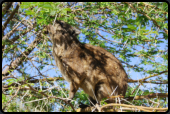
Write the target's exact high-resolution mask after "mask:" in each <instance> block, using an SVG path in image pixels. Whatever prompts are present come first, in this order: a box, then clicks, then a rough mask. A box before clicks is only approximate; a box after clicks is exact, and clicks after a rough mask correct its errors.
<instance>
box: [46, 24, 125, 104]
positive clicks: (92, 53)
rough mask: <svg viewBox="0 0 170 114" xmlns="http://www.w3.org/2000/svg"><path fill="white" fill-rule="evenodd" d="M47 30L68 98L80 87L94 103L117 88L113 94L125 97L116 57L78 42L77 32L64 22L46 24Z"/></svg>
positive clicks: (122, 73) (120, 69)
mask: <svg viewBox="0 0 170 114" xmlns="http://www.w3.org/2000/svg"><path fill="white" fill-rule="evenodd" d="M47 30H48V32H49V34H50V38H51V40H52V43H53V56H54V59H55V62H56V65H57V67H58V68H59V70H60V71H61V73H62V76H63V77H64V79H65V80H66V81H68V82H69V83H70V92H69V98H70V99H72V98H73V97H74V95H75V93H76V91H77V90H78V88H79V87H80V88H82V89H83V90H84V92H85V93H87V94H88V95H89V96H90V99H91V100H92V101H93V103H96V102H95V101H96V98H97V100H98V101H101V99H102V98H106V97H109V96H110V95H111V93H112V92H113V91H114V89H115V88H116V87H117V89H116V90H115V92H114V94H113V95H120V94H122V95H125V93H126V90H127V74H126V72H125V70H124V68H123V66H122V64H121V63H120V61H119V60H118V59H117V58H116V57H115V56H113V55H112V54H111V53H109V52H108V51H106V50H105V49H103V48H101V47H98V46H93V45H89V44H82V43H80V42H79V41H78V40H77V35H78V34H79V31H78V30H77V29H75V28H74V27H72V26H70V25H69V24H67V23H65V22H63V21H56V23H55V24H54V25H48V26H47ZM95 96H96V98H95Z"/></svg>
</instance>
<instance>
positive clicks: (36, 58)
mask: <svg viewBox="0 0 170 114" xmlns="http://www.w3.org/2000/svg"><path fill="white" fill-rule="evenodd" d="M55 20H63V21H65V22H67V23H69V24H70V25H72V26H74V27H76V28H77V29H79V30H80V31H81V33H82V34H81V35H79V37H78V39H79V40H80V41H81V42H82V43H89V44H91V45H96V46H100V47H103V48H105V49H106V50H107V51H109V52H110V53H112V54H113V55H115V56H116V57H117V58H118V59H119V60H120V61H121V62H122V64H123V66H124V68H125V70H126V72H127V74H128V78H129V79H128V84H129V87H128V91H127V93H126V96H125V97H129V101H127V100H126V102H125V103H126V104H133V105H136V108H138V107H137V106H141V105H142V106H145V108H143V109H141V108H140V110H141V111H150V110H149V109H146V107H153V108H159V109H152V111H153V110H154V111H155V110H157V111H165V109H161V108H166V107H167V92H168V90H167V88H168V87H167V85H168V79H167V74H168V4H167V3H166V2H154V3H150V2H137V3H131V2H109V3H107V2H87V3H86V2H61V3H59V2H57V3H56V2H29V3H28V2H23V3H19V2H18V3H16V2H4V3H3V4H2V109H3V111H73V110H75V109H76V108H78V104H79V103H80V102H82V103H85V104H88V103H89V101H88V96H87V95H86V94H85V93H84V92H83V91H81V90H79V91H78V92H77V93H76V96H75V98H74V100H73V101H72V102H71V103H69V104H67V103H66V102H65V99H64V98H66V97H67V95H68V91H69V90H68V89H67V84H66V82H65V81H64V80H63V78H62V76H61V74H60V72H59V71H58V70H57V68H56V66H55V64H54V63H55V62H54V59H53V57H52V54H51V47H52V44H51V41H50V39H49V36H48V35H45V34H44V28H45V26H46V25H48V24H49V23H51V24H52V23H53V22H54V21H55ZM162 46H163V47H162ZM136 75H138V77H137V78H136ZM148 83H149V84H150V86H148ZM155 93H157V94H155ZM158 93H159V94H158ZM141 95H145V96H142V97H136V96H141ZM154 95H155V97H153V96H154ZM130 97H131V98H130ZM130 99H131V100H132V101H131V100H130ZM124 100H125V99H124ZM18 102H19V103H18ZM103 103H104V102H103V101H102V106H107V105H106V104H103ZM117 106H118V105H117ZM124 106H125V105H124ZM102 108H104V107H102ZM119 109H120V107H119ZM129 110H131V111H133V109H129ZM114 111H119V110H118V109H116V110H114Z"/></svg>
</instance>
